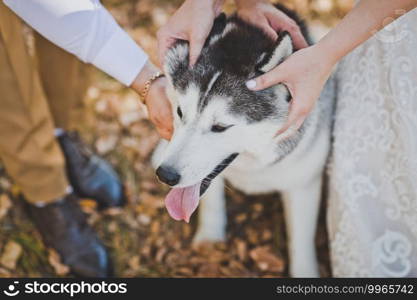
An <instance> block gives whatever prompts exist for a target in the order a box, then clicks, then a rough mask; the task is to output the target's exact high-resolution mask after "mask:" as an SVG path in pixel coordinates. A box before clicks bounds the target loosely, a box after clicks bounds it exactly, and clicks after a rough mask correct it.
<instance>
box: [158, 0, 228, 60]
mask: <svg viewBox="0 0 417 300" xmlns="http://www.w3.org/2000/svg"><path fill="white" fill-rule="evenodd" d="M223 2H224V1H223V0H186V1H184V3H183V4H182V5H181V7H180V8H179V9H178V10H177V11H176V12H175V14H174V15H172V17H171V18H170V19H169V21H168V23H167V24H165V25H164V26H163V27H161V29H159V31H158V34H157V38H158V49H159V62H160V64H161V65H163V63H164V59H165V54H166V52H167V50H168V49H169V47H171V46H172V44H173V43H174V42H175V41H176V40H185V41H188V42H189V43H190V65H191V66H193V65H194V64H195V62H196V61H197V59H198V57H199V55H200V52H201V49H203V46H204V42H205V41H206V38H207V36H208V35H209V33H210V30H211V27H212V26H213V21H214V18H215V17H216V16H217V15H218V14H219V13H220V11H221V7H222V4H223Z"/></svg>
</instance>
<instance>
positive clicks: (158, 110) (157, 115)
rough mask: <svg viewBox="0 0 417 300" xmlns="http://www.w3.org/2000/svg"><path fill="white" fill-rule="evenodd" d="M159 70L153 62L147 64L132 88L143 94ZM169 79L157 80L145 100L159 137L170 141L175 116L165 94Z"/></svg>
mask: <svg viewBox="0 0 417 300" xmlns="http://www.w3.org/2000/svg"><path fill="white" fill-rule="evenodd" d="M158 71H159V70H158V68H157V67H155V66H154V65H153V64H152V63H151V62H149V61H148V62H147V63H146V64H145V66H144V67H143V68H142V70H141V72H140V73H139V74H138V76H137V77H136V79H135V80H134V82H133V83H132V85H131V87H132V88H133V89H134V90H135V91H136V92H137V93H141V92H142V91H143V89H144V88H145V85H146V82H147V81H148V80H149V79H150V78H151V77H152V76H153V75H154V74H156V72H158ZM166 85H167V79H166V78H164V77H161V78H158V79H156V80H155V81H154V82H152V84H151V86H150V89H149V91H148V94H147V96H146V99H145V103H146V107H147V108H148V113H149V119H150V120H151V121H152V123H154V125H155V126H156V130H157V131H158V133H159V135H160V136H161V137H162V138H164V139H166V140H169V139H170V138H171V136H172V132H173V116H172V109H171V104H170V102H169V100H168V97H167V95H166V92H165V88H166Z"/></svg>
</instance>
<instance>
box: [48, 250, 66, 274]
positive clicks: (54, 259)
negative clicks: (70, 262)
mask: <svg viewBox="0 0 417 300" xmlns="http://www.w3.org/2000/svg"><path fill="white" fill-rule="evenodd" d="M48 253H49V255H48V261H49V264H50V265H51V266H52V267H53V268H54V270H55V273H56V274H57V275H59V276H64V275H67V274H68V273H69V271H70V268H69V267H68V266H67V265H64V264H63V263H61V258H60V257H59V254H58V253H57V252H56V251H55V250H53V249H48Z"/></svg>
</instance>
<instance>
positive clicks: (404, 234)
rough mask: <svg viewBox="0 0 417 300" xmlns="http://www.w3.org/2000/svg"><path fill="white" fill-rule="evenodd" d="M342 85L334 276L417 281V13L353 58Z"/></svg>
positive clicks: (331, 217) (345, 64) (333, 211)
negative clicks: (400, 278)
mask: <svg viewBox="0 0 417 300" xmlns="http://www.w3.org/2000/svg"><path fill="white" fill-rule="evenodd" d="M397 13H402V12H401V11H398V12H397ZM336 80H337V105H336V116H335V128H334V144H333V153H332V157H331V160H330V165H329V173H330V174H329V175H330V184H329V199H328V206H329V209H328V226H329V235H330V248H331V261H332V270H333V275H334V276H339V277H340V276H343V277H345V276H355V277H356V276H359V277H362V276H375V277H397V276H398V277H400V276H401V277H402V276H407V277H417V9H415V10H413V11H411V12H409V13H408V14H406V15H404V16H402V17H400V18H399V19H397V21H395V22H394V23H392V24H391V25H389V26H388V27H387V28H385V29H384V30H382V31H381V32H380V33H378V34H376V35H374V36H373V38H371V39H370V40H369V41H367V42H366V43H365V44H363V45H361V46H360V47H359V48H357V49H356V50H355V51H353V52H352V53H351V54H350V55H348V56H347V57H346V58H345V59H344V60H343V61H342V62H341V63H340V64H339V66H338V71H337V73H336Z"/></svg>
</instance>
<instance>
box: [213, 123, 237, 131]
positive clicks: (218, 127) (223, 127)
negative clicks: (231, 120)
mask: <svg viewBox="0 0 417 300" xmlns="http://www.w3.org/2000/svg"><path fill="white" fill-rule="evenodd" d="M232 126H233V125H229V126H226V125H222V124H214V125H213V126H211V131H212V132H223V131H226V130H227V129H229V128H230V127H232Z"/></svg>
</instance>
